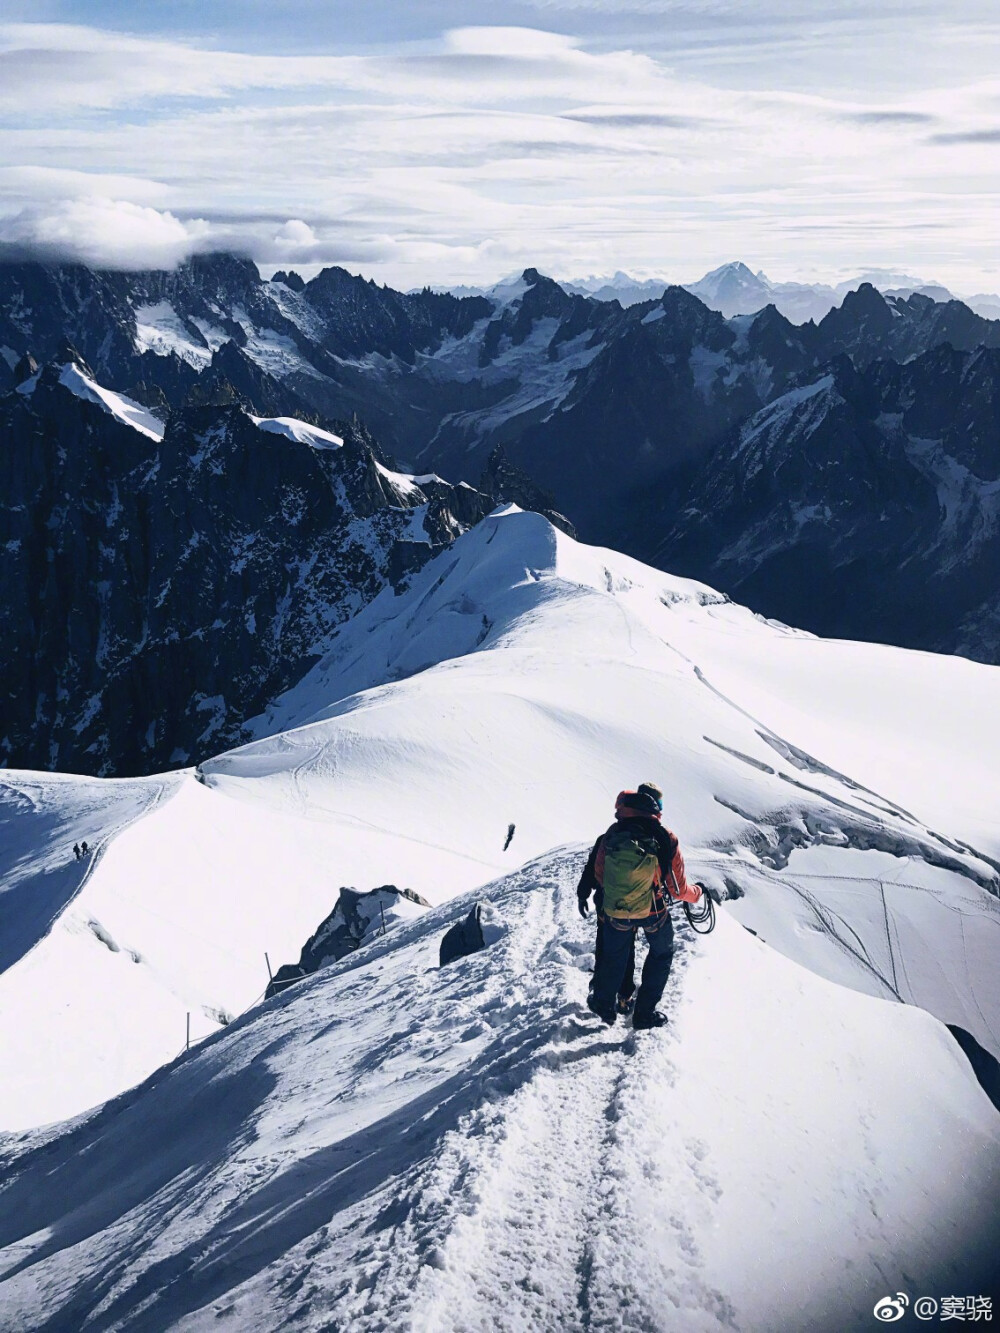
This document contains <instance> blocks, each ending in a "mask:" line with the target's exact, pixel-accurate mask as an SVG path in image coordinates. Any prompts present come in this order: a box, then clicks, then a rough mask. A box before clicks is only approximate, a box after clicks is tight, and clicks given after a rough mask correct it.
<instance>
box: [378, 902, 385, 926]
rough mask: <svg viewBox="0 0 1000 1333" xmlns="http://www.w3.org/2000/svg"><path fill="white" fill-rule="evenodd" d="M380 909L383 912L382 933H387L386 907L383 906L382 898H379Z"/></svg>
mask: <svg viewBox="0 0 1000 1333" xmlns="http://www.w3.org/2000/svg"><path fill="white" fill-rule="evenodd" d="M378 910H379V911H380V912H381V913H382V934H383V935H384V934H385V908H384V907H383V906H382V899H381V898H380V899H379V900H378Z"/></svg>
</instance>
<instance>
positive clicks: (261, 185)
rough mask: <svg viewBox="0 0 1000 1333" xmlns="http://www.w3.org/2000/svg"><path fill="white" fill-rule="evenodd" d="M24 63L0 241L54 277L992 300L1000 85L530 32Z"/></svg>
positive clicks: (92, 49) (100, 42) (59, 53)
mask: <svg viewBox="0 0 1000 1333" xmlns="http://www.w3.org/2000/svg"><path fill="white" fill-rule="evenodd" d="M754 7H755V8H758V6H756V4H755V6H754ZM765 7H766V6H765ZM14 50H17V51H18V52H19V56H18V59H19V60H20V61H22V62H24V68H25V69H27V70H29V71H30V74H31V78H32V79H35V80H36V83H35V84H32V85H31V86H30V87H29V83H28V82H26V79H27V75H25V74H24V69H22V76H23V77H20V82H18V80H17V79H15V80H14V81H13V83H8V82H3V81H2V76H0V89H2V91H0V100H5V101H6V105H7V107H8V111H7V115H6V118H5V130H4V155H5V159H6V162H7V163H8V164H9V165H8V166H7V167H6V168H5V169H4V170H2V171H0V215H2V214H4V213H6V214H7V218H6V221H4V220H2V217H0V237H2V238H6V239H7V240H8V241H9V240H11V239H13V238H16V239H17V240H18V241H19V242H20V243H21V244H26V243H32V242H33V243H36V244H38V245H40V246H42V247H44V248H45V250H46V252H47V253H57V252H60V251H62V252H65V253H68V254H72V255H74V256H75V257H78V258H91V259H92V261H93V262H101V263H106V262H115V263H119V264H123V265H124V264H137V265H145V264H153V263H169V262H172V260H171V256H175V257H179V256H180V255H181V254H183V253H186V252H189V251H191V250H194V249H204V248H206V247H208V246H213V245H217V246H223V245H228V246H234V247H238V248H240V249H241V250H245V251H248V252H249V253H252V254H253V255H254V256H255V257H256V258H258V259H259V260H260V261H261V262H262V263H263V264H265V265H267V264H273V265H274V266H277V267H285V266H287V265H289V264H299V265H308V266H315V265H317V264H322V263H354V264H366V265H370V266H372V267H374V268H375V271H376V272H377V274H378V276H379V277H380V278H382V279H384V280H386V281H391V282H395V283H398V284H400V285H406V286H409V285H415V284H418V283H421V282H423V281H425V280H427V281H433V282H440V281H451V280H469V281H472V280H480V279H485V278H490V277H493V276H496V272H497V270H498V269H502V270H509V269H511V268H514V267H516V266H517V265H518V264H527V263H535V264H538V265H539V266H540V267H543V268H549V269H550V270H557V271H560V272H563V273H565V272H567V271H571V270H572V269H573V268H574V267H578V268H580V269H581V270H582V271H594V270H597V269H600V268H602V267H603V268H608V267H610V268H617V267H625V268H632V269H633V270H640V269H641V270H646V271H651V272H654V273H657V274H664V273H667V274H670V275H673V276H682V277H685V278H687V277H693V276H696V275H697V273H698V271H699V270H704V269H705V268H707V267H709V266H711V265H713V264H715V263H717V262H721V261H723V260H725V259H730V258H733V257H734V256H737V255H739V256H742V257H744V258H746V259H747V260H748V261H750V262H752V263H754V264H755V265H760V266H763V267H765V268H766V269H773V270H774V271H775V273H776V275H777V276H779V277H780V276H792V275H794V274H795V273H796V272H802V273H805V272H812V271H814V270H815V269H817V268H820V269H823V268H826V269H827V270H832V269H841V268H844V267H861V266H871V265H883V266H895V267H900V266H905V267H908V268H911V269H920V270H922V271H925V272H929V273H930V274H932V275H934V276H938V277H941V278H943V279H944V280H946V281H951V282H953V283H955V284H956V285H962V284H965V285H967V286H975V287H976V288H980V289H981V288H983V287H987V286H989V285H991V284H993V283H994V281H995V280H994V279H993V278H992V277H991V276H990V274H991V270H992V269H993V267H994V266H995V264H996V259H995V257H994V253H995V242H994V234H995V216H994V212H995V184H994V177H995V165H996V154H997V147H996V144H995V143H994V142H993V140H992V135H991V134H986V133H985V130H988V129H990V127H991V126H993V125H994V124H995V122H996V120H997V114H996V113H997V105H998V103H997V93H998V88H997V84H996V82H995V81H993V82H988V81H982V82H980V83H975V82H974V81H972V80H971V78H970V79H969V80H967V81H966V82H965V83H964V84H963V83H962V81H961V80H958V81H957V82H956V81H953V82H951V83H949V82H947V81H943V80H939V81H938V82H936V83H934V84H928V85H925V86H921V85H919V84H918V83H917V82H913V86H910V87H907V88H906V89H905V91H904V92H903V93H896V94H890V92H888V91H887V90H886V89H883V88H871V89H869V88H868V87H867V86H866V85H865V84H864V82H863V81H860V82H859V83H858V85H857V86H856V87H854V88H851V89H850V90H849V91H848V92H847V93H845V92H844V91H843V90H842V89H840V90H838V89H831V88H826V87H821V86H816V87H812V88H810V89H808V90H807V91H803V90H802V89H801V88H796V87H794V86H793V85H792V84H791V83H790V82H783V81H782V79H781V78H780V77H778V75H780V73H781V71H780V70H778V71H777V72H776V76H775V77H774V78H772V79H768V80H767V81H766V86H764V87H761V88H753V87H746V86H743V85H742V84H739V83H737V82H736V81H735V80H732V81H729V82H727V81H726V80H725V79H724V78H722V77H715V78H713V80H711V81H709V80H708V79H707V78H702V79H697V78H694V77H691V76H682V75H679V74H678V73H677V72H676V70H675V69H673V68H671V67H670V65H669V64H668V63H667V62H666V61H665V60H664V59H662V58H654V56H653V55H651V54H649V53H646V52H643V51H642V50H636V49H625V48H624V47H623V48H620V49H614V50H599V49H591V48H590V47H588V46H587V44H586V43H584V42H583V41H582V40H581V39H580V38H578V37H574V36H570V35H567V34H565V33H551V32H544V31H541V30H539V29H534V28H524V27H518V28H498V27H480V28H471V27H465V28H457V29H454V30H452V31H450V32H447V33H445V34H443V35H442V36H441V38H440V39H439V40H437V41H433V42H422V43H419V44H414V45H413V46H409V47H405V46H404V47H397V48H393V49H391V50H390V49H386V50H385V51H383V52H381V53H369V54H367V55H365V56H355V55H351V56H340V55H327V54H318V55H315V56H307V57H298V56H271V55H246V54H243V53H239V52H225V51H217V50H209V49H207V48H198V47H196V46H194V45H193V44H182V43H178V42H173V41H170V42H166V41H156V40H152V39H147V38H141V39H140V38H135V37H131V36H124V35H121V34H116V33H107V32H101V31H98V30H95V29H88V28H69V27H65V26H59V25H55V26H53V25H44V24H34V25H21V26H19V27H11V26H8V27H6V28H4V29H0V59H2V58H3V57H4V56H5V55H9V54H10V53H11V52H13V51H14ZM952 54H953V53H952ZM16 66H17V61H15V62H14V64H13V65H9V68H14V67H16ZM949 68H950V65H949ZM38 80H40V82H37V81H38ZM911 82H912V81H911ZM95 107H99V108H105V110H103V111H100V112H98V113H95V112H94V111H93V108H95ZM74 108H80V109H79V110H74ZM83 108H87V109H86V110H83ZM108 108H111V109H108ZM114 108H121V109H114ZM955 135H961V136H962V142H961V143H958V142H957V141H956V140H955V138H954V136H955ZM949 136H951V137H949ZM11 215H15V216H11ZM487 265H495V266H496V267H494V268H490V269H487V268H485V267H484V266H487Z"/></svg>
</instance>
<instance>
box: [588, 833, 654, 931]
mask: <svg viewBox="0 0 1000 1333" xmlns="http://www.w3.org/2000/svg"><path fill="white" fill-rule="evenodd" d="M603 851H604V866H603V876H602V882H603V888H604V912H605V915H606V916H616V917H643V916H649V915H650V913H651V912H652V911H653V908H654V893H655V890H656V889H657V888H658V887H659V885H660V882H661V879H662V876H661V874H660V857H659V844H658V843H657V840H656V838H655V837H648V838H644V837H641V836H640V837H636V835H635V834H634V833H629V831H628V830H627V829H625V828H623V827H622V826H621V824H614V825H612V827H611V828H609V829H608V831H607V833H605V835H604V847H603Z"/></svg>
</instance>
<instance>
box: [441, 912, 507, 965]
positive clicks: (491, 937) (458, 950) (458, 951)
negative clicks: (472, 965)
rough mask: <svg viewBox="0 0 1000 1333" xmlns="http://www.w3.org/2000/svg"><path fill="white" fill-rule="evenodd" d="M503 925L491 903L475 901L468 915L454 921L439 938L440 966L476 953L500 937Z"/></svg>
mask: <svg viewBox="0 0 1000 1333" xmlns="http://www.w3.org/2000/svg"><path fill="white" fill-rule="evenodd" d="M502 933H503V927H502V926H501V924H500V919H499V917H498V916H497V913H496V909H495V908H494V907H493V905H492V903H482V902H480V903H476V904H475V905H474V906H473V908H472V910H471V911H470V912H469V914H468V916H466V917H463V918H462V920H461V921H458V922H456V923H455V925H454V926H452V927H451V929H450V930H449V931H447V932H446V933H445V935H444V937H443V939H442V940H441V966H442V967H444V966H445V964H446V963H452V962H454V961H455V959H456V958H465V957H467V956H468V955H469V954H470V953H478V951H479V950H480V949H485V948H486V947H487V946H488V945H490V944H493V943H495V942H496V940H498V939H499V938H500V935H501V934H502Z"/></svg>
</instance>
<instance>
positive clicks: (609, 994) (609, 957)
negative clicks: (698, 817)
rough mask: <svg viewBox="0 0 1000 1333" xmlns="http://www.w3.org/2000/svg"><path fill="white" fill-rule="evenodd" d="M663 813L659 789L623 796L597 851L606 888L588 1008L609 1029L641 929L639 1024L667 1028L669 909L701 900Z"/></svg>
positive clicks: (597, 874)
mask: <svg viewBox="0 0 1000 1333" xmlns="http://www.w3.org/2000/svg"><path fill="white" fill-rule="evenodd" d="M662 814H663V793H662V792H661V791H660V789H659V787H656V786H654V785H653V783H651V782H644V783H642V784H641V785H640V786H639V787H638V788H637V789H636V790H635V791H634V792H633V791H623V792H620V793H619V795H618V799H617V801H616V802H615V822H614V823H613V824H612V825H611V827H610V828H609V829H608V830H607V832H606V833H603V834H602V835H601V837H600V838H598V840H597V842H596V844H595V846H594V851H593V853H592V855H593V863H594V864H593V871H592V874H593V879H594V881H595V883H596V884H597V885H598V886H600V888H601V890H602V900H601V902H600V903H599V911H600V912H601V919H600V924H599V927H598V929H599V932H600V949H599V955H598V957H597V960H596V963H595V968H594V986H593V991H592V993H591V995H590V996H589V997H588V999H587V1007H588V1009H590V1010H591V1012H592V1013H595V1014H596V1015H597V1016H598V1018H600V1019H601V1020H602V1021H603V1022H605V1023H607V1024H608V1025H609V1026H610V1025H611V1024H613V1023H614V1022H615V1020H616V1018H617V1016H618V1012H619V1009H618V1000H619V999H620V997H621V996H622V995H623V993H624V991H623V987H624V986H625V985H626V984H627V981H626V974H627V971H628V968H629V962H630V959H634V950H635V933H636V931H637V930H639V929H640V927H641V928H642V930H643V931H644V932H645V934H646V942H647V944H648V946H649V950H648V953H647V954H646V962H645V964H644V966H643V969H642V982H641V984H640V986H639V993H638V995H637V996H636V999H635V1011H634V1013H633V1016H632V1026H633V1028H638V1029H644V1028H658V1027H662V1026H663V1024H664V1023H666V1021H667V1020H666V1018H665V1017H664V1016H663V1014H661V1013H659V1012H658V1011H657V1008H656V1005H657V1003H658V1002H659V999H660V996H661V995H662V994H663V988H664V986H665V985H666V984H667V977H668V976H669V975H670V964H671V962H672V960H673V953H674V931H673V925H672V924H671V921H670V903H671V902H672V901H673V902H688V903H696V902H698V901H699V899H700V898H701V895H702V889H701V886H700V885H698V884H695V885H689V884H688V882H687V879H686V878H685V874H684V858H683V857H682V856H681V851H680V844H679V843H678V841H677V838H676V837H675V836H674V835H673V833H671V832H670V831H669V830H668V829H665V828H663V827H662V825H661V823H660V819H661V816H662ZM589 864H590V863H589V862H588V865H589ZM584 877H585V878H586V871H584ZM585 878H584V879H583V880H581V883H580V889H579V890H578V897H579V901H580V910H581V913H583V914H585V912H586V901H587V897H589V894H590V889H589V887H588V886H587V885H586V882H585ZM664 891H665V892H664Z"/></svg>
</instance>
